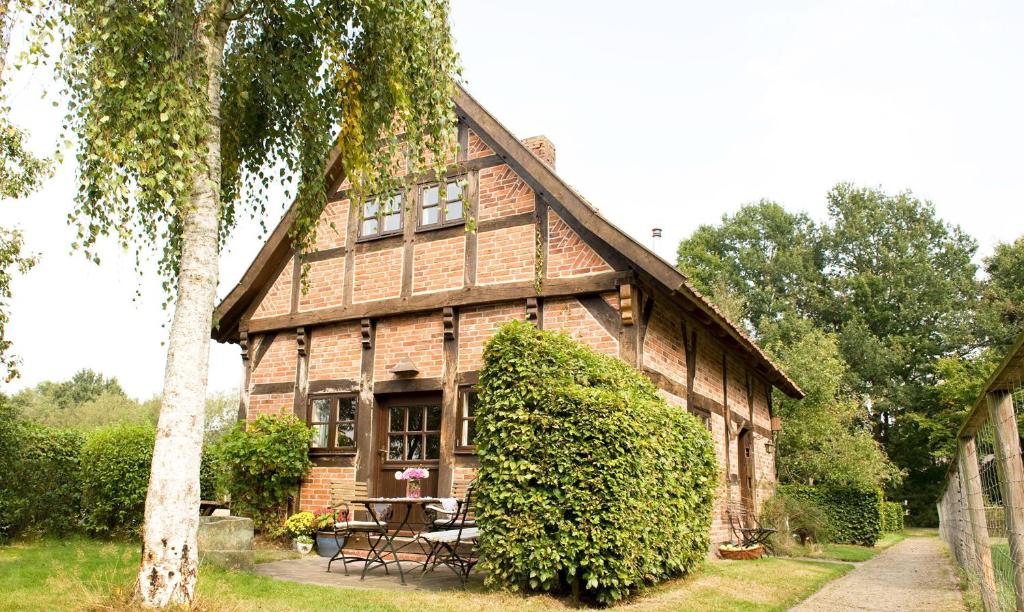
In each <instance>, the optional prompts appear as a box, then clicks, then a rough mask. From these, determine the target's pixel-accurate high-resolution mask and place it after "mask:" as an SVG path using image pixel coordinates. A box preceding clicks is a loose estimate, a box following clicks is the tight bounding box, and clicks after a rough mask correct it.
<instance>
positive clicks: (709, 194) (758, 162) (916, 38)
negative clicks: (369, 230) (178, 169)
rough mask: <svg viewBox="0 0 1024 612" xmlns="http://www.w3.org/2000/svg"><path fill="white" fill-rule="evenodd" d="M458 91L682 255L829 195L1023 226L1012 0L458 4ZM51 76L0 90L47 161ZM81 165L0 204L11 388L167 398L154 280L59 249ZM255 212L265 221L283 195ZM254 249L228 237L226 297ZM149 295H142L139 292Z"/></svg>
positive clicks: (993, 230) (229, 374) (231, 370)
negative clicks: (907, 194) (97, 380)
mask: <svg viewBox="0 0 1024 612" xmlns="http://www.w3.org/2000/svg"><path fill="white" fill-rule="evenodd" d="M452 4H453V9H452V29H453V32H454V35H455V38H456V44H457V48H458V50H459V52H460V53H461V55H462V61H463V66H464V68H465V74H464V76H465V78H466V80H467V81H468V89H469V91H470V92H471V93H472V94H473V95H474V96H475V97H476V98H477V99H478V100H479V101H480V102H481V103H482V104H483V105H484V106H485V107H487V108H488V109H489V110H490V111H491V112H492V113H494V114H495V115H496V116H497V117H498V119H499V120H500V121H502V122H503V123H504V124H505V125H506V126H508V127H509V128H510V129H511V130H512V131H513V132H514V133H516V134H517V135H518V136H519V137H527V136H532V135H536V134H544V135H546V136H548V137H549V138H550V139H551V140H552V142H554V144H555V146H556V147H557V150H558V162H557V165H558V171H559V173H560V174H561V175H562V176H563V177H565V179H566V180H567V181H568V182H569V183H570V184H572V185H573V186H575V187H576V188H577V189H578V190H579V191H580V192H581V193H582V194H584V195H585V196H586V197H587V198H588V199H589V200H590V201H591V202H592V203H593V204H594V205H595V206H597V207H598V208H600V209H601V212H602V213H603V214H604V215H605V216H607V217H608V218H609V219H611V220H612V221H613V222H615V223H616V224H618V225H619V226H620V227H622V228H624V229H626V230H627V231H629V232H630V233H632V234H633V235H634V236H636V237H638V238H639V239H641V240H642V241H643V242H644V243H645V244H649V243H650V230H651V228H652V227H655V226H657V227H661V228H664V232H665V233H664V238H663V239H662V240H661V242H660V244H659V245H658V247H657V250H658V252H659V253H660V254H661V255H662V256H663V257H666V258H667V259H670V260H674V256H673V253H674V250H675V245H676V244H677V243H678V241H679V239H680V238H683V237H685V236H687V235H688V234H689V233H690V232H692V231H693V229H694V228H696V227H697V226H698V225H699V224H702V223H714V222H716V221H717V220H718V219H719V218H720V217H721V216H722V215H723V214H725V213H732V212H734V211H736V210H737V208H739V207H740V206H741V205H742V204H743V203H746V202H751V201H755V200H758V199H761V198H770V199H773V200H776V201H778V202H781V203H783V204H784V205H785V206H786V207H787V208H789V209H791V210H804V211H807V212H809V213H810V214H811V215H812V216H814V217H816V218H821V217H822V215H823V212H824V196H825V193H826V192H827V191H828V189H829V188H830V187H831V186H832V185H834V184H835V183H837V182H839V181H853V182H855V183H858V184H862V185H873V186H878V185H880V186H882V187H884V188H885V189H887V190H890V191H898V190H903V189H912V190H913V191H914V192H915V193H916V194H918V195H919V196H922V197H924V198H927V199H929V200H932V201H933V202H934V203H935V206H936V208H937V209H938V211H939V214H940V215H941V216H942V217H944V218H945V219H947V220H948V221H950V222H952V223H956V224H959V225H961V226H962V227H963V228H964V229H966V230H967V231H968V232H969V233H970V234H972V235H973V236H975V238H976V239H977V240H978V241H979V243H980V246H981V250H980V254H981V255H984V254H987V253H989V252H991V249H992V246H993V245H994V244H995V243H997V242H999V241H1008V240H1012V239H1014V238H1016V237H1017V236H1018V235H1020V234H1021V233H1024V228H1022V226H1021V223H1020V222H1021V219H1022V218H1024V215H1022V214H1021V204H1022V195H1024V172H1022V171H1021V170H1022V168H1024V163H1022V162H1024V147H1022V144H1021V143H1024V119H1022V110H1024V78H1022V77H1024V36H1021V32H1022V31H1024V15H1022V7H1024V3H1020V2H980V1H974V2H937V1H928V2H924V1H920V2H913V1H908V0H898V1H896V0H894V1H892V2H868V1H863V0H858V1H856V2H853V1H850V2H844V3H840V2H781V1H775V2H763V1H751V2H642V1H641V2H637V1H634V2H629V3H622V2H614V3H613V2H603V1H602V2H597V1H593V0H589V1H582V0H579V1H573V2H570V1H553V0H544V1H540V0H518V1H517V2H507V3H506V2H502V3H499V2H480V1H479V0H476V1H474V0H453V3H452ZM47 86H48V84H47V82H46V79H45V78H44V75H41V74H38V73H21V74H18V75H15V82H14V83H13V84H12V87H11V89H10V91H9V98H10V102H11V105H12V108H13V111H12V112H13V117H14V120H15V121H16V123H18V124H20V125H22V126H25V127H27V128H28V129H29V130H31V131H32V135H33V143H34V145H35V146H37V148H38V149H39V150H40V151H46V150H48V147H52V146H53V142H54V138H55V136H56V134H57V128H58V126H59V124H60V120H61V112H60V111H59V109H55V108H53V107H52V106H50V103H49V102H41V101H40V99H39V96H40V92H41V91H42V90H43V89H44V88H46V87H47ZM73 195H74V166H73V163H72V162H68V163H66V164H65V165H64V166H62V167H61V168H60V170H59V172H58V173H57V175H56V176H55V177H54V179H53V180H52V181H50V182H49V184H48V185H47V186H46V187H45V188H44V189H43V190H42V191H40V192H39V193H37V194H35V195H34V196H32V197H30V198H28V199H26V200H23V201H18V202H4V204H3V206H2V207H0V224H3V225H4V226H13V225H17V226H19V227H21V228H22V229H23V231H24V232H25V235H26V241H27V243H28V247H29V249H30V250H31V251H34V252H36V253H39V254H40V256H41V260H40V263H39V265H38V266H37V267H36V268H35V269H33V270H32V271H31V272H30V273H29V274H27V275H26V276H24V277H22V278H19V279H18V280H17V281H16V282H15V283H14V295H15V297H14V300H13V303H12V305H11V321H10V323H9V327H8V335H9V337H10V338H11V339H13V341H14V349H15V352H16V353H17V354H19V355H21V356H22V358H23V360H24V363H23V367H22V374H23V376H22V378H21V379H20V380H18V381H16V382H14V383H12V384H10V385H8V386H7V387H6V389H5V390H6V391H8V392H11V391H15V390H17V389H19V388H22V387H24V386H26V385H35V384H36V383H38V382H40V381H41V380H47V379H50V380H60V379H65V378H67V377H69V376H70V375H71V374H73V373H74V372H75V371H76V370H78V369H80V368H83V367H90V368H93V369H95V370H98V371H101V372H103V373H105V374H107V375H112V376H116V377H117V378H118V379H119V380H120V382H121V384H122V385H123V386H124V388H125V389H126V390H127V391H128V392H129V393H130V394H132V395H135V396H138V397H150V396H152V395H154V394H157V393H159V391H160V388H161V385H162V380H163V367H164V357H165V355H164V351H165V347H164V345H163V343H164V341H165V339H166V335H167V327H166V322H167V320H168V313H167V312H166V311H164V310H162V308H161V302H162V299H163V295H162V293H161V291H160V289H159V284H158V282H157V280H156V279H155V278H153V277H152V276H150V277H144V278H139V277H138V276H137V275H136V274H135V272H134V269H133V263H132V262H133V259H132V257H130V256H129V255H127V254H122V253H119V252H118V251H117V249H116V248H113V247H111V248H108V249H106V257H105V258H104V261H103V264H102V265H101V266H99V267H97V266H95V265H92V264H89V263H86V262H85V261H84V259H83V257H82V256H81V255H80V254H71V253H70V252H69V246H70V244H71V240H72V238H73V235H72V232H71V230H70V229H69V228H68V227H67V224H66V222H65V218H66V215H67V213H68V212H69V210H70V209H71V203H72V198H73ZM279 204H280V206H279V207H278V208H276V209H274V210H271V211H269V213H268V219H267V221H268V225H270V226H271V227H272V226H273V225H274V224H275V223H276V222H277V219H278V218H279V217H280V215H281V212H282V210H283V205H284V204H285V202H283V201H282V202H280V203H279ZM261 244H262V236H260V235H259V231H258V229H257V228H256V226H255V225H253V224H251V223H250V224H246V225H243V226H242V227H240V228H239V230H238V231H237V232H236V233H235V237H234V238H233V239H232V241H231V243H230V245H229V247H228V250H227V252H226V253H225V254H224V256H223V259H222V265H221V287H220V291H219V295H220V296H223V295H225V294H226V293H227V292H228V291H230V289H231V287H232V286H234V284H235V283H236V282H237V281H238V279H239V278H240V277H241V275H242V272H243V271H244V270H245V268H246V267H247V266H248V264H249V262H250V261H251V259H252V257H253V256H254V255H255V253H256V251H257V250H258V249H259V247H260V246H261ZM137 291H140V292H141V297H138V298H136V292H137ZM239 363H240V361H239V357H238V349H237V347H236V346H234V345H219V344H216V343H214V346H213V349H212V355H211V374H210V387H211V390H215V391H217V390H230V389H235V388H237V385H238V379H239Z"/></svg>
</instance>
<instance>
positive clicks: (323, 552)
mask: <svg viewBox="0 0 1024 612" xmlns="http://www.w3.org/2000/svg"><path fill="white" fill-rule="evenodd" d="M337 552H338V541H337V540H335V539H334V532H333V531H318V532H317V533H316V553H317V554H318V555H320V556H321V557H327V558H331V557H333V556H334V555H335V553H337Z"/></svg>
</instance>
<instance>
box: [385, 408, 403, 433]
mask: <svg viewBox="0 0 1024 612" xmlns="http://www.w3.org/2000/svg"><path fill="white" fill-rule="evenodd" d="M388 429H389V431H405V409H404V408H392V409H391V426H390V427H389V428H388Z"/></svg>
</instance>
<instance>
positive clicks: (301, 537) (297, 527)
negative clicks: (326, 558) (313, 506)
mask: <svg viewBox="0 0 1024 612" xmlns="http://www.w3.org/2000/svg"><path fill="white" fill-rule="evenodd" d="M315 520H316V517H315V516H313V513H312V512H296V513H295V514H293V515H291V516H289V517H288V520H286V521H285V522H284V530H285V532H287V533H288V535H290V536H291V537H292V545H293V546H294V547H295V550H297V551H299V552H300V553H302V554H306V553H308V552H309V551H310V550H312V549H313V538H312V537H311V536H312V534H313V533H314V532H315V531H316V526H315V525H314V521H315Z"/></svg>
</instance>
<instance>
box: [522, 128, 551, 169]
mask: <svg viewBox="0 0 1024 612" xmlns="http://www.w3.org/2000/svg"><path fill="white" fill-rule="evenodd" d="M523 144H524V145H526V148H527V149H529V150H530V151H532V152H533V154H534V155H536V156H537V157H538V158H540V160H541V161H542V162H544V163H545V164H547V165H548V166H550V167H551V169H552V170H554V169H555V145H553V144H551V141H550V140H548V137H547V136H531V137H529V138H524V139H523Z"/></svg>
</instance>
